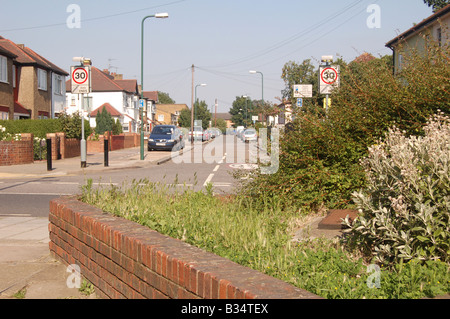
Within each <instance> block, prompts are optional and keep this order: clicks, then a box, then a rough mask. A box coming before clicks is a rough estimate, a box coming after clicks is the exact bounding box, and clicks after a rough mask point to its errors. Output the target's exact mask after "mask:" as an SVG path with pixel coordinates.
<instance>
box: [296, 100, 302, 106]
mask: <svg viewBox="0 0 450 319" xmlns="http://www.w3.org/2000/svg"><path fill="white" fill-rule="evenodd" d="M297 107H303V99H302V98H299V99H297Z"/></svg>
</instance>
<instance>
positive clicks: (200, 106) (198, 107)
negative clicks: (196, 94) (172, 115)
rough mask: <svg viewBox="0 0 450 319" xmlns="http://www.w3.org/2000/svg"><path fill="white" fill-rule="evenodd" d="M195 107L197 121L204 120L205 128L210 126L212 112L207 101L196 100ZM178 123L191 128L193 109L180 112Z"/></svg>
mask: <svg viewBox="0 0 450 319" xmlns="http://www.w3.org/2000/svg"><path fill="white" fill-rule="evenodd" d="M194 107H195V112H194V114H195V116H196V117H195V119H196V120H197V121H202V127H203V129H204V130H205V129H207V128H208V127H209V121H211V112H210V111H209V110H208V105H207V104H206V102H205V101H200V102H198V101H197V102H196V103H195V104H194ZM178 124H179V125H180V126H181V127H186V128H190V127H191V109H183V110H181V112H180V117H179V118H178Z"/></svg>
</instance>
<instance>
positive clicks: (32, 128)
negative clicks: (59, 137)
mask: <svg viewBox="0 0 450 319" xmlns="http://www.w3.org/2000/svg"><path fill="white" fill-rule="evenodd" d="M0 125H2V126H3V127H5V128H6V130H7V132H9V133H11V134H20V133H33V135H34V136H35V137H39V138H46V135H47V133H56V132H62V127H61V123H60V122H59V121H58V120H57V119H45V120H15V121H13V120H6V121H0Z"/></svg>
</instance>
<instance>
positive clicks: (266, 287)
mask: <svg viewBox="0 0 450 319" xmlns="http://www.w3.org/2000/svg"><path fill="white" fill-rule="evenodd" d="M49 221H50V224H49V231H50V243H49V247H50V251H51V252H52V254H53V255H54V256H55V257H57V258H58V259H60V260H62V261H64V262H65V263H66V264H76V265H78V266H79V267H80V269H81V275H82V276H83V277H84V278H86V279H87V280H88V281H90V282H91V283H92V284H93V285H94V286H95V287H96V288H97V290H98V291H99V293H100V294H101V295H103V297H107V298H113V299H116V298H117V299H118V298H122V299H124V298H128V299H135V298H144V299H160V298H164V299H203V298H205V299H254V298H263V299H318V298H319V297H318V296H316V295H314V294H311V293H309V292H307V291H305V290H302V289H299V288H296V287H294V286H292V285H289V284H287V283H285V282H283V281H281V280H278V279H275V278H273V277H270V276H267V275H265V274H262V273H260V272H257V271H254V270H252V269H249V268H246V267H243V266H240V265H238V264H236V263H233V262H231V261H230V260H228V259H225V258H222V257H219V256H217V255H214V254H211V253H208V252H205V251H203V250H201V249H199V248H196V247H193V246H190V245H188V244H186V243H184V242H182V241H180V240H176V239H173V238H170V237H168V236H164V235H161V234H159V233H157V232H156V231H153V230H151V229H149V228H147V227H144V226H141V225H138V224H136V223H134V222H131V221H128V220H124V219H121V218H116V217H114V216H111V215H108V214H104V213H103V211H101V210H100V209H98V208H95V207H92V206H90V205H87V204H84V203H82V202H79V201H78V200H76V198H75V197H61V198H58V199H55V200H53V201H51V202H50V214H49Z"/></svg>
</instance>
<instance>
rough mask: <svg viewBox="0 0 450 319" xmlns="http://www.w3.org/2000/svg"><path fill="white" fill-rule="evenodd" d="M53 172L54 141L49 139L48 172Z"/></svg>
mask: <svg viewBox="0 0 450 319" xmlns="http://www.w3.org/2000/svg"><path fill="white" fill-rule="evenodd" d="M51 170H52V140H51V139H50V138H48V139H47V171H51Z"/></svg>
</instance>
